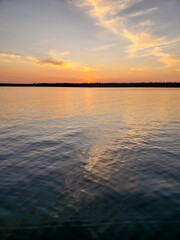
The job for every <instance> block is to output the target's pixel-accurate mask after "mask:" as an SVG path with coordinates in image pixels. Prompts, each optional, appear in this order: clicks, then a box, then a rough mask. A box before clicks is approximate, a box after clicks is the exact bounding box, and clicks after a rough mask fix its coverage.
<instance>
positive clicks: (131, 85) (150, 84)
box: [0, 82, 180, 88]
mask: <svg viewBox="0 0 180 240" xmlns="http://www.w3.org/2000/svg"><path fill="white" fill-rule="evenodd" d="M0 87H76V88H77V87H79V88H87V87H88V88H117V87H118V88H138V87H140V88H180V82H139V83H98V82H97V83H28V84H25V83H0Z"/></svg>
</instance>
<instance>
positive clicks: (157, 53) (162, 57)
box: [143, 47, 180, 67]
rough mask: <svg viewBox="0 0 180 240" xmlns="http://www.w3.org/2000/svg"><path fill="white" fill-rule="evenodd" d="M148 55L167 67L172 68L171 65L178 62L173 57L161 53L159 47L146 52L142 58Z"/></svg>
mask: <svg viewBox="0 0 180 240" xmlns="http://www.w3.org/2000/svg"><path fill="white" fill-rule="evenodd" d="M149 55H153V56H156V57H158V61H160V62H162V63H164V64H165V65H166V66H168V67H172V66H173V65H175V64H177V63H179V62H180V59H177V58H175V57H174V56H173V55H170V54H167V53H163V52H162V49H161V48H159V47H156V48H154V49H152V50H149V51H147V53H146V54H144V55H143V56H149Z"/></svg>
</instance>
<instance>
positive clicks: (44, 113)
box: [0, 87, 180, 240]
mask: <svg viewBox="0 0 180 240" xmlns="http://www.w3.org/2000/svg"><path fill="white" fill-rule="evenodd" d="M0 144H1V147H0V239H13V240H14V239H15V240H16V239H18V240H19V239H23V240H24V239H43V240H44V239H53V240H55V239H68V240H70V239H78V240H80V239H83V240H85V239H103V240H109V239H112V240H113V239H114V240H115V239H118V240H119V239H122V240H126V239H133V240H134V239H138V240H139V239H141V240H143V239H158V240H160V239H163V240H165V239H171V240H174V239H180V89H145V88H144V89H143V88H33V87H32V88H24V87H16V88H13V87H12V88H11V87H8V88H6V87H1V88H0Z"/></svg>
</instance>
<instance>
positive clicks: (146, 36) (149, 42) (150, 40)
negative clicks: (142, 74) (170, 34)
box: [124, 29, 164, 55]
mask: <svg viewBox="0 0 180 240" xmlns="http://www.w3.org/2000/svg"><path fill="white" fill-rule="evenodd" d="M124 36H125V37H126V38H127V39H129V40H130V41H131V42H132V45H130V46H129V47H128V52H129V53H130V54H131V55H133V54H134V53H135V52H136V51H139V50H142V49H146V48H150V47H155V46H157V45H159V44H162V42H163V40H164V38H162V37H156V36H154V35H152V34H150V33H146V32H141V33H138V34H133V33H131V32H129V31H128V30H127V29H124Z"/></svg>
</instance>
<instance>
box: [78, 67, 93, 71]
mask: <svg viewBox="0 0 180 240" xmlns="http://www.w3.org/2000/svg"><path fill="white" fill-rule="evenodd" d="M81 71H82V72H94V71H95V69H92V68H88V67H83V70H81Z"/></svg>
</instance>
